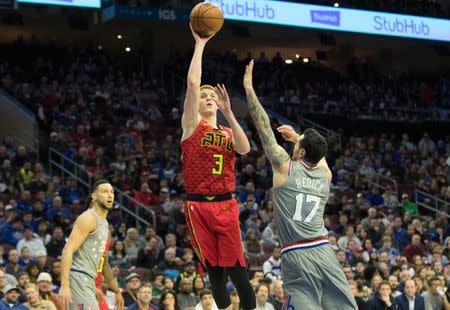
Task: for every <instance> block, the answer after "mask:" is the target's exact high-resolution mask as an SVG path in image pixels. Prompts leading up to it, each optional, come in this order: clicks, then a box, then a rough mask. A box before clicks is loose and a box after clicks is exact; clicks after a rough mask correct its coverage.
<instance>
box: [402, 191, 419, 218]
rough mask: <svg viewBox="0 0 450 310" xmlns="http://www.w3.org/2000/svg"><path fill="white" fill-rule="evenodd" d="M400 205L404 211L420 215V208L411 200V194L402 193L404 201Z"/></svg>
mask: <svg viewBox="0 0 450 310" xmlns="http://www.w3.org/2000/svg"><path fill="white" fill-rule="evenodd" d="M400 207H401V208H402V209H403V212H404V213H409V214H411V215H412V216H420V213H419V210H418V209H417V206H416V204H415V203H414V202H411V201H409V196H408V194H407V193H404V194H402V201H401V203H400Z"/></svg>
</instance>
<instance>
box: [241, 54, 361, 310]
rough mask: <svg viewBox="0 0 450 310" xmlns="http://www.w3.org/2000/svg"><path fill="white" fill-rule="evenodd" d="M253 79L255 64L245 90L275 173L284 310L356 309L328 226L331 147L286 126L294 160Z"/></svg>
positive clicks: (310, 134) (309, 132) (249, 69)
mask: <svg viewBox="0 0 450 310" xmlns="http://www.w3.org/2000/svg"><path fill="white" fill-rule="evenodd" d="M252 76H253V60H252V61H251V62H250V63H249V65H248V66H247V67H246V70H245V76H244V88H245V92H246V94H247V102H248V106H249V111H250V115H251V117H252V118H253V121H254V123H255V126H256V129H257V130H258V133H259V136H260V138H261V142H262V144H263V148H264V152H265V154H266V156H267V158H268V159H269V161H270V163H271V164H272V169H273V195H274V215H275V219H276V222H277V228H278V231H279V235H280V239H281V242H282V245H283V247H282V251H281V252H282V258H281V266H282V268H281V271H282V275H283V282H284V289H285V292H286V296H285V304H284V309H287V310H308V309H310V310H317V309H339V310H347V309H357V306H356V303H355V300H354V298H353V297H352V294H351V292H350V288H349V285H348V283H347V280H346V278H345V276H344V272H343V271H342V268H341V267H340V266H339V263H338V261H337V258H336V255H335V253H334V251H333V249H332V248H331V246H330V245H329V242H328V238H327V235H328V231H327V230H326V228H325V227H324V224H323V212H324V208H325V203H326V201H327V199H328V196H329V193H330V187H329V182H330V181H331V171H330V169H329V168H328V165H327V163H326V161H325V157H324V156H325V155H326V152H327V142H326V140H325V138H324V137H322V136H321V135H320V134H319V133H318V132H317V131H315V130H313V129H307V130H306V131H305V132H304V134H303V135H301V136H299V135H297V134H295V132H293V130H290V129H291V128H290V127H289V126H282V127H280V128H279V131H280V132H281V133H282V134H283V136H284V137H285V138H288V139H289V140H290V141H292V142H294V143H295V149H294V159H295V160H290V158H289V155H288V154H287V152H286V151H285V150H284V149H283V148H282V147H281V146H280V145H278V144H277V141H276V139H275V135H274V133H273V131H272V128H271V127H270V121H269V118H268V116H267V114H266V112H265V111H264V109H263V107H262V106H261V104H260V103H259V101H258V98H257V96H256V93H255V91H254V89H253V81H252V79H253V77H252Z"/></svg>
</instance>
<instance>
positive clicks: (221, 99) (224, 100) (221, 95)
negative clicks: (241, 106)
mask: <svg viewBox="0 0 450 310" xmlns="http://www.w3.org/2000/svg"><path fill="white" fill-rule="evenodd" d="M214 89H215V90H216V94H217V107H218V108H219V110H220V112H222V113H224V114H226V113H230V112H231V102H230V97H229V96H228V92H227V89H226V88H225V85H223V84H222V85H220V84H217V86H216V87H214Z"/></svg>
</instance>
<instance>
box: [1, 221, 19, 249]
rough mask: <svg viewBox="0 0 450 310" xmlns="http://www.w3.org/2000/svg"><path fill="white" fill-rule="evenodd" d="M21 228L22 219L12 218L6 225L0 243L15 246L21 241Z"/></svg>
mask: <svg viewBox="0 0 450 310" xmlns="http://www.w3.org/2000/svg"><path fill="white" fill-rule="evenodd" d="M22 235H23V226H22V219H21V218H20V217H19V216H15V217H14V218H12V220H11V223H8V224H6V226H5V228H4V229H3V233H2V243H5V244H9V245H12V246H14V247H16V246H17V243H18V242H19V240H20V239H22Z"/></svg>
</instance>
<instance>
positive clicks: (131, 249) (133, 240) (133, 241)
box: [123, 228, 140, 264]
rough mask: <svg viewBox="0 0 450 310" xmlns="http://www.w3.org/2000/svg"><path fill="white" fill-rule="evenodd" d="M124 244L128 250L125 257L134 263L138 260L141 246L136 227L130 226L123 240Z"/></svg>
mask: <svg viewBox="0 0 450 310" xmlns="http://www.w3.org/2000/svg"><path fill="white" fill-rule="evenodd" d="M123 245H124V247H125V252H126V256H125V257H126V258H127V259H128V261H129V262H130V263H131V264H134V262H136V259H137V255H138V251H139V247H140V242H139V234H138V231H137V229H136V228H128V230H127V235H126V236H125V239H124V240H123Z"/></svg>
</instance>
